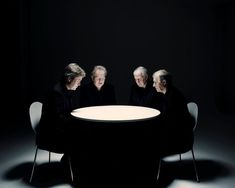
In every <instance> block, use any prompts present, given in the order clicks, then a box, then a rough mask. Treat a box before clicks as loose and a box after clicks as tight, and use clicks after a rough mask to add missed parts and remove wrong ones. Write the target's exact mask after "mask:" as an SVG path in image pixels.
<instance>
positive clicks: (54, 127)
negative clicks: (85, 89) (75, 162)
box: [36, 83, 80, 153]
mask: <svg viewBox="0 0 235 188" xmlns="http://www.w3.org/2000/svg"><path fill="white" fill-rule="evenodd" d="M79 107H80V91H79V89H77V90H67V88H66V87H65V85H64V84H62V83H57V84H56V85H55V86H54V87H53V88H52V89H51V90H50V91H49V92H48V93H47V95H46V96H45V99H44V101H43V107H42V116H41V121H40V124H39V126H38V127H37V129H36V131H37V137H36V142H37V144H39V145H44V146H45V147H47V148H49V149H50V150H51V151H55V152H61V153H64V151H65V150H66V149H67V144H68V142H69V140H68V137H69V136H67V134H68V132H69V129H70V125H71V122H72V116H71V114H70V112H71V111H72V110H74V109H76V108H79Z"/></svg>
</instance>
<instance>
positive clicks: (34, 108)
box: [29, 101, 73, 183]
mask: <svg viewBox="0 0 235 188" xmlns="http://www.w3.org/2000/svg"><path fill="white" fill-rule="evenodd" d="M41 114H42V103H41V102H38V101H35V102H33V103H32V104H31V105H30V107H29V117H30V124H31V127H32V129H33V131H34V133H35V135H36V127H37V125H38V123H39V121H40V119H41ZM38 149H41V150H46V151H48V152H49V163H50V161H51V151H50V150H48V149H46V148H44V147H40V145H38V144H36V151H35V156H34V161H33V167H32V171H31V176H30V180H29V182H30V183H31V182H32V179H33V174H34V169H35V165H36V159H37V153H38ZM68 163H69V170H70V175H71V179H72V181H73V171H72V166H71V160H70V156H68Z"/></svg>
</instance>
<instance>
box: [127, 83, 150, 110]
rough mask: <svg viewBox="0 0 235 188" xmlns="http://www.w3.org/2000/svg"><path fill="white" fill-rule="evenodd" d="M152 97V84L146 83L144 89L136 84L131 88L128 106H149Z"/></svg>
mask: <svg viewBox="0 0 235 188" xmlns="http://www.w3.org/2000/svg"><path fill="white" fill-rule="evenodd" d="M153 95H154V89H153V83H152V81H150V80H149V81H148V82H147V85H146V87H145V88H142V87H139V86H138V85H137V84H136V83H134V84H133V85H132V86H131V92H130V97H129V104H130V105H135V106H150V105H151V102H152V98H153Z"/></svg>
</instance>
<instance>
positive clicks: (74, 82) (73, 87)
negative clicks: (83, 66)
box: [68, 76, 83, 90]
mask: <svg viewBox="0 0 235 188" xmlns="http://www.w3.org/2000/svg"><path fill="white" fill-rule="evenodd" d="M82 79H83V77H82V76H77V77H75V78H74V79H73V80H72V81H71V82H70V84H69V85H68V86H69V88H70V90H76V89H77V88H78V87H79V86H80V85H81V81H82Z"/></svg>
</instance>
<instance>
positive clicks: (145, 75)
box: [133, 66, 148, 79]
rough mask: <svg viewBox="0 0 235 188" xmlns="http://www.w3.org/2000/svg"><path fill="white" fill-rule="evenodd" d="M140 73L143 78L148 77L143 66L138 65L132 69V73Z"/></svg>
mask: <svg viewBox="0 0 235 188" xmlns="http://www.w3.org/2000/svg"><path fill="white" fill-rule="evenodd" d="M137 74H141V76H143V77H144V78H146V79H147V78H148V71H147V69H146V68H145V67H143V66H139V67H137V68H136V69H135V70H134V71H133V75H137Z"/></svg>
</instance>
